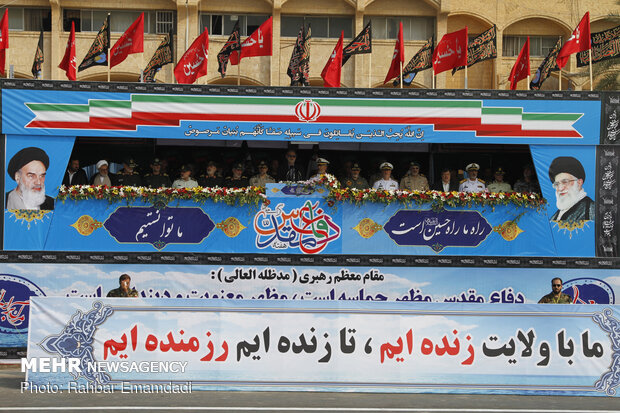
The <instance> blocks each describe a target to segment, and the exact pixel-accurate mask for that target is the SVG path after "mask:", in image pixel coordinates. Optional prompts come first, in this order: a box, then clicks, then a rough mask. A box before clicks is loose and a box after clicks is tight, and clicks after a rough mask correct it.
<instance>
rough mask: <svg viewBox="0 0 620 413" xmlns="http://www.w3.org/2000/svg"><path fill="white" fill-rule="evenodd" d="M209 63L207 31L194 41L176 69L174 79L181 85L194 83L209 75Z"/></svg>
mask: <svg viewBox="0 0 620 413" xmlns="http://www.w3.org/2000/svg"><path fill="white" fill-rule="evenodd" d="M207 63H209V32H208V31H207V28H206V27H205V30H204V31H203V32H202V34H201V35H200V36H198V37H197V38H196V40H194V42H193V43H192V45H191V46H190V47H189V49H187V51H186V52H185V54H184V55H183V57H181V59H179V63H177V65H176V66H175V68H174V77H175V79H176V80H177V82H179V83H194V82H195V81H196V79H198V78H199V77H201V76H205V75H206V74H207Z"/></svg>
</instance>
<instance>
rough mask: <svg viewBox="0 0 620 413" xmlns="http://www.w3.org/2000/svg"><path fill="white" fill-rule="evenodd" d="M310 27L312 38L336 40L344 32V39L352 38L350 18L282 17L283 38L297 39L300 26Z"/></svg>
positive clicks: (351, 21) (351, 19) (351, 20)
mask: <svg viewBox="0 0 620 413" xmlns="http://www.w3.org/2000/svg"><path fill="white" fill-rule="evenodd" d="M302 24H303V25H304V26H305V27H308V26H311V27H312V37H323V38H326V37H329V38H338V37H340V32H342V31H344V37H345V38H351V37H353V18H352V17H321V16H282V30H281V32H280V34H281V35H282V36H283V37H297V35H298V34H299V28H300V27H301V25H302Z"/></svg>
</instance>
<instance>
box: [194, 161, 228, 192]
mask: <svg viewBox="0 0 620 413" xmlns="http://www.w3.org/2000/svg"><path fill="white" fill-rule="evenodd" d="M223 181H224V180H223V179H222V177H221V176H219V175H218V174H217V164H216V163H215V162H213V161H209V162H208V163H207V170H206V173H205V174H204V175H200V177H199V178H198V185H200V186H202V187H203V188H215V187H216V186H222V182H223Z"/></svg>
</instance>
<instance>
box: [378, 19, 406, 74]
mask: <svg viewBox="0 0 620 413" xmlns="http://www.w3.org/2000/svg"><path fill="white" fill-rule="evenodd" d="M403 63H405V43H404V42H403V22H400V25H399V28H398V39H396V46H394V54H393V55H392V64H391V65H390V70H388V73H387V76H385V80H384V81H383V84H384V85H385V84H386V83H387V82H389V81H390V80H392V79H394V78H395V77H396V76H400V66H401V65H402V64H403Z"/></svg>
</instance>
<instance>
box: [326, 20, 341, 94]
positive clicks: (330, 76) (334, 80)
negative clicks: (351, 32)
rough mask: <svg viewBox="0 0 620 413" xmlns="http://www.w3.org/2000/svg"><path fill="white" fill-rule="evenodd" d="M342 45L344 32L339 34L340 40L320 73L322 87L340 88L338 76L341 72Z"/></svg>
mask: <svg viewBox="0 0 620 413" xmlns="http://www.w3.org/2000/svg"><path fill="white" fill-rule="evenodd" d="M343 43H344V31H341V32H340V39H339V40H338V43H336V47H334V51H333V52H332V54H331V55H330V56H329V59H328V60H327V64H325V67H324V68H323V71H322V72H321V77H322V78H323V86H324V87H340V74H341V72H342V45H343Z"/></svg>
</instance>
